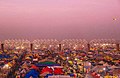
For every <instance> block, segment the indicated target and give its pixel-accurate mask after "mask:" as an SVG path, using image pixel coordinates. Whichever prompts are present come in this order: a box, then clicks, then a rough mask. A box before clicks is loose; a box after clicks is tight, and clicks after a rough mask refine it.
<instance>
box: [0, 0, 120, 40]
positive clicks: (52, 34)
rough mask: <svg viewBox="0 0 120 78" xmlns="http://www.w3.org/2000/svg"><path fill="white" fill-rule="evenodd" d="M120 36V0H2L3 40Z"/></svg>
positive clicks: (0, 27) (0, 30)
mask: <svg viewBox="0 0 120 78" xmlns="http://www.w3.org/2000/svg"><path fill="white" fill-rule="evenodd" d="M15 38H17V39H29V40H33V39H37V38H39V39H48V38H49V39H52V38H53V39H69V38H70V39H86V40H91V39H102V38H103V39H117V40H119V39H120V0H0V40H4V39H15Z"/></svg>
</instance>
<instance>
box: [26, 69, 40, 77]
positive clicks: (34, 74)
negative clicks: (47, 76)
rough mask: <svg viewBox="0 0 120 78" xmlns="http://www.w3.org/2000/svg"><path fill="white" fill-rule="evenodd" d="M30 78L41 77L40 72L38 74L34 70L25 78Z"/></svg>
mask: <svg viewBox="0 0 120 78" xmlns="http://www.w3.org/2000/svg"><path fill="white" fill-rule="evenodd" d="M30 76H32V77H33V78H38V76H39V72H37V71H36V70H34V69H31V70H30V71H29V72H28V73H27V74H26V75H25V78H30Z"/></svg>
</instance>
